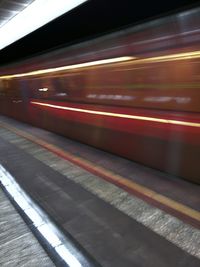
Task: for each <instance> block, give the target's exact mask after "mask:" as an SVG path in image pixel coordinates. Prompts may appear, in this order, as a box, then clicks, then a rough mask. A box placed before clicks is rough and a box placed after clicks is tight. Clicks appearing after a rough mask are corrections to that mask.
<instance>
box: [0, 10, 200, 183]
mask: <svg viewBox="0 0 200 267" xmlns="http://www.w3.org/2000/svg"><path fill="white" fill-rule="evenodd" d="M199 26H200V9H193V10H189V11H187V12H183V13H180V14H176V15H172V16H169V17H166V18H162V19H157V20H154V21H152V22H148V23H145V24H143V25H139V26H135V27H132V28H129V29H126V30H123V31H120V32H117V33H114V34H110V35H107V36H104V37H101V38H97V39H95V40H91V41H88V42H84V43H81V44H78V45H74V46H71V47H67V48H64V49H61V50H57V51H54V52H51V53H48V54H44V55H40V56H37V57H34V58H30V59H27V60H25V61H21V62H18V63H15V64H12V65H9V66H4V67H2V68H1V69H0V112H1V113H2V114H5V115H7V116H12V117H14V118H16V119H19V120H22V121H25V122H28V123H31V124H34V125H37V126H39V127H43V128H46V129H48V130H51V131H54V132H57V133H59V134H62V135H65V136H68V137H70V138H73V139H76V140H79V141H81V142H85V143H87V144H90V145H92V146H95V147H98V148H100V149H103V150H106V151H110V152H112V153H115V154H118V155H121V156H123V157H126V158H129V159H131V160H134V161H137V162H139V163H142V164H144V165H147V166H150V167H152V168H156V169H159V170H162V171H164V172H167V173H171V174H173V175H177V176H181V177H183V178H185V179H188V180H190V181H194V182H197V183H200V27H199Z"/></svg>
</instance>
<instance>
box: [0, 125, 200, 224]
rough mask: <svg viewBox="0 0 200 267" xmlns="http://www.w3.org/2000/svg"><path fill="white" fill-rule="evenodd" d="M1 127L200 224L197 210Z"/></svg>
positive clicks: (27, 135)
mask: <svg viewBox="0 0 200 267" xmlns="http://www.w3.org/2000/svg"><path fill="white" fill-rule="evenodd" d="M0 125H1V126H2V127H3V128H6V129H7V130H10V131H11V132H14V133H15V134H17V135H19V136H22V137H24V138H26V139H28V140H30V141H32V142H34V143H36V144H39V145H41V146H43V147H45V149H47V150H48V148H49V149H50V150H51V151H52V152H54V153H56V154H58V153H59V154H61V155H63V157H64V156H66V157H67V158H68V159H69V161H70V158H71V161H73V162H77V164H80V165H81V166H82V167H83V168H84V167H85V168H88V167H89V168H90V169H93V170H94V171H96V172H98V173H99V175H103V176H107V177H108V178H109V180H112V181H113V182H116V183H117V184H120V185H122V186H125V187H127V188H128V189H132V190H134V191H136V192H138V193H140V194H142V195H143V196H146V197H148V198H150V199H152V200H155V201H156V202H158V203H160V204H162V205H164V206H166V207H169V208H170V209H172V210H175V211H178V212H179V213H181V214H183V215H186V216H188V217H190V218H192V219H194V220H196V221H198V222H200V212H199V211H197V210H194V209H192V208H190V207H188V206H186V205H184V204H181V203H179V202H177V201H175V200H172V199H170V198H168V197H166V196H163V195H160V194H158V193H156V192H155V191H153V190H151V189H149V188H147V187H145V186H143V185H139V184H138V183H135V182H133V181H130V180H129V179H127V178H124V177H122V176H120V175H118V174H114V173H113V172H111V171H109V170H106V169H104V168H103V167H100V166H94V165H93V164H92V163H91V162H90V161H88V160H85V159H82V158H79V157H77V156H74V155H73V154H71V153H69V152H65V151H64V150H62V149H60V148H58V147H57V146H55V145H52V144H48V143H47V142H45V141H44V140H42V139H39V138H38V137H37V138H35V137H34V136H33V135H31V134H27V133H26V132H24V131H22V130H18V129H17V128H15V127H13V126H10V125H8V124H7V123H4V122H0Z"/></svg>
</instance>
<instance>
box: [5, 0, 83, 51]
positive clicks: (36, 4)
mask: <svg viewBox="0 0 200 267" xmlns="http://www.w3.org/2000/svg"><path fill="white" fill-rule="evenodd" d="M86 1H87V0H68V1H66V0H59V1H55V0H35V1H33V2H32V3H31V4H30V5H28V6H27V7H26V8H25V9H24V10H23V11H22V12H20V13H18V14H17V15H16V16H15V17H14V18H12V19H11V20H9V21H8V22H7V23H6V24H4V25H3V26H2V27H1V28H0V36H1V39H0V50H1V49H3V48H4V47H6V46H8V45H10V44H11V43H13V42H15V41H17V40H19V39H20V38H22V37H24V36H25V35H27V34H29V33H31V32H33V31H35V30H36V29H38V28H40V27H42V26H43V25H45V24H46V23H48V22H50V21H52V20H53V19H55V18H57V17H59V16H61V15H63V14H64V13H66V12H68V11H69V10H71V9H73V8H75V7H76V6H79V5H80V4H82V3H84V2H86Z"/></svg>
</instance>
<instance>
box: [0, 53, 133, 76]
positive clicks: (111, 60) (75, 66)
mask: <svg viewBox="0 0 200 267" xmlns="http://www.w3.org/2000/svg"><path fill="white" fill-rule="evenodd" d="M132 59H135V57H117V58H109V59H102V60H96V61H91V62H85V63H80V64H73V65H68V66H62V67H57V68H50V69H42V70H34V71H30V72H25V73H18V74H10V75H4V76H0V79H12V78H20V77H27V76H34V75H41V74H48V73H52V72H58V71H65V70H73V69H79V68H86V67H92V66H98V65H104V64H111V63H119V62H123V61H128V60H132Z"/></svg>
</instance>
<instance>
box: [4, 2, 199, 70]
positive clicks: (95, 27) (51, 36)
mask: <svg viewBox="0 0 200 267" xmlns="http://www.w3.org/2000/svg"><path fill="white" fill-rule="evenodd" d="M199 3H200V2H199V1H192V0H168V1H154V0H151V1H150V0H146V1H145V0H139V1H134V0H123V1H119V0H89V1H87V2H86V3H84V4H82V5H81V6H79V7H77V8H75V9H74V10H72V11H70V12H68V13H67V14H65V15H63V16H61V17H59V18H57V19H56V20H54V21H52V22H50V23H48V24H47V25H45V26H43V27H42V28H40V29H38V30H36V31H35V32H33V33H31V34H29V35H27V36H26V37H24V38H22V39H20V40H19V41H17V42H15V43H13V44H11V45H10V46H8V47H6V48H4V49H3V50H1V51H0V64H1V65H3V64H6V63H9V62H12V61H16V60H18V59H21V58H25V57H30V56H31V55H34V54H37V53H42V52H43V51H46V50H50V49H55V47H58V46H64V45H69V44H71V43H76V42H80V41H82V40H86V39H91V38H94V37H95V36H99V35H102V34H104V33H107V32H110V31H114V30H117V29H119V28H121V27H125V26H127V25H133V24H139V23H141V22H144V21H148V20H150V19H152V18H156V17H161V16H163V15H167V14H171V13H175V12H179V11H181V10H186V9H187V8H192V7H195V6H197V5H199ZM36 19H37V18H36Z"/></svg>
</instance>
